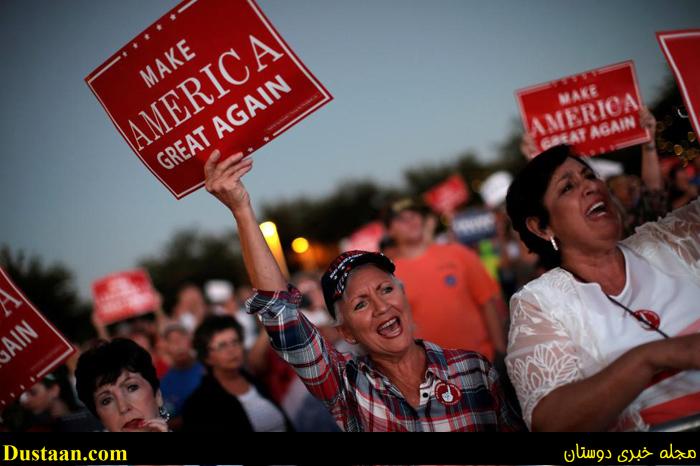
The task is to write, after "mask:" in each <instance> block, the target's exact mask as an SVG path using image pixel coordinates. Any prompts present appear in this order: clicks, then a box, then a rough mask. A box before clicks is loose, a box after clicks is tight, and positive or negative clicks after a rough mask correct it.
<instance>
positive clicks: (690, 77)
mask: <svg viewBox="0 0 700 466" xmlns="http://www.w3.org/2000/svg"><path fill="white" fill-rule="evenodd" d="M656 38H657V39H658V41H659V44H660V45H661V50H663V52H664V55H666V60H668V64H669V65H670V66H671V69H672V70H673V75H674V76H675V77H676V82H678V87H680V89H681V94H682V95H683V102H685V107H686V109H687V110H688V118H690V123H691V124H692V126H693V129H694V130H695V133H696V134H700V117H699V116H698V111H699V110H700V62H698V57H700V29H690V30H684V31H668V32H657V33H656Z"/></svg>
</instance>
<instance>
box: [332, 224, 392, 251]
mask: <svg viewBox="0 0 700 466" xmlns="http://www.w3.org/2000/svg"><path fill="white" fill-rule="evenodd" d="M384 233H385V229H384V225H383V224H382V222H371V223H368V224H366V225H363V226H361V227H360V228H358V229H357V230H355V231H354V232H353V233H352V234H351V235H350V237H349V238H348V239H347V240H346V241H345V242H343V244H342V246H341V249H342V250H343V251H356V250H359V251H372V252H379V242H380V241H381V240H382V237H383V236H384Z"/></svg>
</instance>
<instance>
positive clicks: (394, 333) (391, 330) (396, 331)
mask: <svg viewBox="0 0 700 466" xmlns="http://www.w3.org/2000/svg"><path fill="white" fill-rule="evenodd" d="M377 333H378V334H380V335H381V336H383V337H384V338H395V337H398V336H399V335H401V333H403V327H402V325H401V319H399V318H398V317H392V318H391V319H389V320H387V321H385V322H383V323H382V324H381V325H380V326H379V327H377Z"/></svg>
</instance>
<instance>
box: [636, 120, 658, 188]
mask: <svg viewBox="0 0 700 466" xmlns="http://www.w3.org/2000/svg"><path fill="white" fill-rule="evenodd" d="M639 124H640V126H641V127H642V128H644V129H646V130H648V131H649V133H650V134H651V139H649V142H645V143H644V144H642V181H643V182H644V185H645V186H646V187H647V189H649V190H651V191H658V190H660V189H663V187H664V183H663V179H662V178H661V166H660V165H659V155H658V154H657V152H656V118H654V115H653V114H652V113H651V112H650V111H649V109H648V108H646V107H642V110H641V111H640V115H639Z"/></svg>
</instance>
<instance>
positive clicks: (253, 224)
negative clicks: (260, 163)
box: [204, 150, 287, 291]
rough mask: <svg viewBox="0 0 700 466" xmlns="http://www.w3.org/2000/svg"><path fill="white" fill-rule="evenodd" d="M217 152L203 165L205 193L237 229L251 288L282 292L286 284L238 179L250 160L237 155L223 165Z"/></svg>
mask: <svg viewBox="0 0 700 466" xmlns="http://www.w3.org/2000/svg"><path fill="white" fill-rule="evenodd" d="M220 159H221V152H220V151H218V150H215V151H214V152H213V153H212V154H211V156H210V157H209V160H207V163H206V164H205V165H204V174H205V176H206V187H207V191H209V192H210V193H212V194H213V195H214V196H216V198H217V199H219V200H220V201H221V202H222V203H223V204H224V205H225V206H226V207H228V208H229V210H230V211H231V213H232V214H233V217H234V218H235V219H236V224H237V225H238V236H239V237H240V241H241V250H242V252H243V262H244V263H245V268H246V271H247V272H248V277H249V278H250V283H251V285H252V286H253V288H257V289H258V290H266V291H284V290H286V289H287V280H286V279H285V278H284V275H283V274H282V272H281V271H280V269H279V266H278V265H277V262H276V261H275V258H274V257H273V256H272V252H270V248H268V246H267V243H266V242H265V238H264V237H263V235H262V232H261V231H260V227H259V226H258V222H257V220H256V218H255V212H254V211H253V207H252V205H251V204H250V197H249V196H248V191H247V190H246V189H245V186H243V182H242V181H241V177H242V176H243V175H245V174H246V173H248V172H249V171H250V169H251V168H252V167H253V159H251V158H250V157H248V158H244V157H243V153H241V152H239V153H237V154H234V155H232V156H231V157H229V158H227V159H226V160H224V161H223V162H219V160H220Z"/></svg>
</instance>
